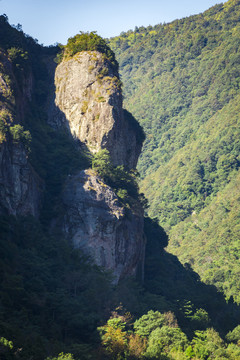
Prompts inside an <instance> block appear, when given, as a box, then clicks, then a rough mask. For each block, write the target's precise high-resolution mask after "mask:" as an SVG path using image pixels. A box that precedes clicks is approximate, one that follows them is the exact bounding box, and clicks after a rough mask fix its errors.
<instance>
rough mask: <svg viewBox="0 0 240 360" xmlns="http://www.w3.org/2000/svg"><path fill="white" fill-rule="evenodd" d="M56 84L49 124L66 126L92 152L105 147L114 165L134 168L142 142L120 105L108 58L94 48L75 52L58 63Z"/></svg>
mask: <svg viewBox="0 0 240 360" xmlns="http://www.w3.org/2000/svg"><path fill="white" fill-rule="evenodd" d="M55 86H56V99H55V104H56V109H55V111H54V112H53V113H52V114H51V116H50V123H51V124H52V125H53V126H54V127H57V128H58V127H60V126H61V125H65V126H66V127H67V128H68V129H69V130H70V132H71V134H72V136H73V137H74V138H75V139H78V140H80V142H81V143H83V144H85V145H86V146H87V148H88V149H89V150H90V151H91V152H92V153H96V152H97V151H98V150H100V149H103V148H106V149H108V150H109V152H110V154H111V158H112V162H113V164H114V165H124V166H125V167H128V168H129V169H131V168H135V167H136V164H137V159H138V156H139V154H140V151H141V147H142V141H141V139H139V134H138V133H137V131H136V129H138V124H137V122H136V120H135V119H133V118H131V119H130V120H129V118H128V116H127V112H125V111H124V110H123V108H122V93H121V83H120V81H119V77H118V73H117V71H116V70H115V69H114V68H113V66H112V64H111V63H110V61H109V60H107V59H105V58H104V55H103V54H101V53H99V52H96V51H94V52H90V51H89V52H81V53H78V54H76V55H75V56H74V57H73V58H70V59H68V60H64V61H63V62H62V63H61V64H60V65H58V67H57V69H56V73H55ZM134 127H135V128H134ZM138 131H139V129H138Z"/></svg>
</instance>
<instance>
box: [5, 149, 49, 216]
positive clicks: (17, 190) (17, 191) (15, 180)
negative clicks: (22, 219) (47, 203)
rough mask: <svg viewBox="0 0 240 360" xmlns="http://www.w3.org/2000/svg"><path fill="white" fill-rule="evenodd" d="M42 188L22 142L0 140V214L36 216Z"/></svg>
mask: <svg viewBox="0 0 240 360" xmlns="http://www.w3.org/2000/svg"><path fill="white" fill-rule="evenodd" d="M42 190H43V184H42V182H41V181H40V178H39V177H38V175H37V174H36V173H35V172H34V170H33V168H32V166H31V165H30V164H29V161H28V157H27V154H26V151H25V149H24V146H23V145H22V144H21V143H16V144H14V143H12V142H3V143H2V144H0V214H7V215H20V216H26V215H33V216H35V217H38V215H39V209H40V204H41V197H42V196H41V194H42Z"/></svg>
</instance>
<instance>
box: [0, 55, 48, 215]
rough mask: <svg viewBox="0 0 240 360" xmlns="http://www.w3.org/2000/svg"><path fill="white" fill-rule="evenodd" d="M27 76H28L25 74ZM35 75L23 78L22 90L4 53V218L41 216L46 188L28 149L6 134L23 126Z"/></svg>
mask: <svg viewBox="0 0 240 360" xmlns="http://www.w3.org/2000/svg"><path fill="white" fill-rule="evenodd" d="M24 75H25V74H24ZM32 83H33V79H32V73H31V71H29V72H28V74H27V75H26V76H24V77H23V78H22V84H21V87H20V86H19V84H18V83H17V80H16V78H15V76H14V74H13V70H12V64H11V61H10V60H9V59H8V57H7V55H6V54H5V52H4V51H0V117H1V127H2V128H1V131H0V214H8V215H20V216H24V215H33V216H38V214H39V208H40V199H41V188H42V184H41V181H40V179H39V177H38V176H37V174H36V173H35V172H34V170H33V168H32V166H31V165H30V163H29V160H28V156H27V153H26V150H25V147H24V145H23V144H22V143H21V141H20V140H19V141H18V142H13V141H12V139H11V138H10V136H8V135H7V131H6V133H5V132H4V127H5V130H6V129H9V127H10V126H12V125H14V124H16V123H19V122H20V121H21V120H22V118H23V116H24V112H25V109H26V104H27V102H28V100H30V98H31V94H32Z"/></svg>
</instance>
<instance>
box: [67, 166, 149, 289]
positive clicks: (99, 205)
mask: <svg viewBox="0 0 240 360" xmlns="http://www.w3.org/2000/svg"><path fill="white" fill-rule="evenodd" d="M63 203H64V205H65V216H64V222H63V229H64V232H65V234H66V235H67V236H68V237H69V238H70V239H71V240H72V242H73V244H74V247H76V248H80V249H82V250H83V251H84V253H85V254H87V255H89V256H90V257H91V258H92V259H94V261H95V263H96V264H97V265H99V266H102V267H104V268H105V269H109V270H112V272H113V275H114V282H118V281H119V280H120V279H122V278H124V277H126V276H134V277H136V276H138V278H139V279H142V278H143V265H144V255H145V254H144V253H145V250H144V249H145V238H144V236H143V210H142V208H141V206H140V205H139V204H136V205H135V207H134V209H132V210H131V211H128V214H126V209H125V208H124V207H123V206H122V205H121V204H120V203H119V201H118V198H117V196H116V195H115V193H114V192H113V190H112V189H111V188H110V187H109V186H107V185H106V184H105V183H103V181H102V180H101V178H100V177H98V176H97V175H96V174H95V173H94V172H93V171H92V170H85V171H81V172H79V173H78V174H77V175H75V176H71V177H69V179H68V180H67V182H66V184H65V188H64V191H63Z"/></svg>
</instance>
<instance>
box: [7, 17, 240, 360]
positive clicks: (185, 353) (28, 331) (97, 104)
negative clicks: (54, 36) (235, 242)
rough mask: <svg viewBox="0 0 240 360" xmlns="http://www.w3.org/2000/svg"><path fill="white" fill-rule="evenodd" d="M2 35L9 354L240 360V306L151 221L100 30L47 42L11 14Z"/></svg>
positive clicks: (131, 124) (135, 132)
mask: <svg viewBox="0 0 240 360" xmlns="http://www.w3.org/2000/svg"><path fill="white" fill-rule="evenodd" d="M0 33H1V35H2V34H3V35H4V36H1V38H0V49H1V50H0V54H1V57H0V116H1V117H0V134H1V138H0V139H1V140H0V194H1V197H0V248H1V255H0V284H1V286H0V357H1V359H2V358H3V359H4V360H5V359H6V360H17V359H23V360H29V359H36V360H38V359H39V360H43V359H48V360H50V359H51V360H73V359H75V360H80V359H81V360H85V359H86V360H87V359H88V360H89V359H92V360H96V359H156V358H159V359H163V358H164V359H169V360H170V359H171V360H172V359H176V358H179V359H191V358H195V359H203V358H204V359H210V358H213V359H214V358H215V359H218V358H219V357H221V358H226V359H237V358H238V357H239V347H238V345H237V343H238V342H239V339H240V337H239V320H238V319H239V315H240V309H239V307H238V305H237V304H236V303H234V302H233V301H232V299H230V300H229V301H228V302H226V300H225V298H224V295H223V293H221V292H219V291H218V290H217V288H216V287H215V286H212V285H208V284H204V283H203V282H202V281H201V279H200V277H199V275H198V274H197V273H196V272H194V271H193V270H192V268H191V266H190V265H189V264H185V265H184V266H183V265H182V264H181V263H180V262H179V260H178V258H177V257H176V256H175V255H172V254H169V253H168V252H166V251H165V250H164V248H165V247H166V246H167V245H168V236H167V234H166V232H165V231H164V229H163V228H162V227H161V226H159V224H158V221H157V220H156V219H151V218H150V217H147V216H144V212H143V207H146V205H147V201H146V198H145V197H144V194H143V193H139V188H138V174H137V171H136V165H137V161H138V157H139V154H140V151H141V148H142V143H143V141H144V138H145V135H144V133H143V130H142V128H141V126H140V125H139V124H138V122H137V121H136V119H135V117H134V116H133V115H132V114H131V113H130V112H129V111H128V110H126V109H124V108H123V106H122V82H121V81H120V79H119V75H118V62H117V61H116V58H115V54H114V52H113V51H112V50H111V49H110V48H109V46H108V44H107V43H106V41H104V40H103V39H102V38H101V37H100V36H98V35H97V34H96V33H94V32H92V33H80V34H77V35H76V36H74V37H72V38H70V39H69V40H68V43H67V44H66V45H65V46H59V47H55V46H52V47H42V46H40V45H38V44H37V42H36V41H35V40H34V39H32V38H31V37H30V36H28V35H26V34H24V33H23V31H22V30H21V27H19V26H17V27H12V26H10V25H9V23H8V19H7V17H6V15H3V16H0ZM233 100H234V99H233ZM229 104H230V103H229ZM230 109H231V110H233V107H230ZM233 114H234V111H233ZM222 115H223V116H224V112H223V113H222ZM234 119H235V118H234V117H233V123H234ZM218 121H219V122H220V123H221V117H218ZM202 131H204V129H203V130H202ZM147 136H148V133H147ZM211 136H212V133H211V132H209V138H210V139H211ZM146 144H147V143H146ZM228 186H232V189H233V188H234V183H232V185H231V184H230V183H228ZM234 189H235V188H234ZM226 191H227V188H226ZM227 194H228V193H227ZM234 194H235V190H233V191H232V195H233V197H235V195H234ZM228 200H229V201H232V198H231V197H230V196H229V198H228ZM203 210H205V209H203ZM193 216H195V214H193ZM194 221H195V223H197V221H198V219H195V220H194ZM226 221H227V219H226ZM198 226H199V227H200V226H202V224H201V223H200V221H198Z"/></svg>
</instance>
